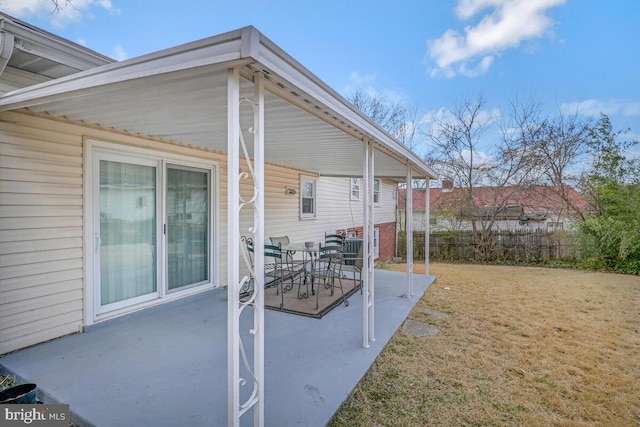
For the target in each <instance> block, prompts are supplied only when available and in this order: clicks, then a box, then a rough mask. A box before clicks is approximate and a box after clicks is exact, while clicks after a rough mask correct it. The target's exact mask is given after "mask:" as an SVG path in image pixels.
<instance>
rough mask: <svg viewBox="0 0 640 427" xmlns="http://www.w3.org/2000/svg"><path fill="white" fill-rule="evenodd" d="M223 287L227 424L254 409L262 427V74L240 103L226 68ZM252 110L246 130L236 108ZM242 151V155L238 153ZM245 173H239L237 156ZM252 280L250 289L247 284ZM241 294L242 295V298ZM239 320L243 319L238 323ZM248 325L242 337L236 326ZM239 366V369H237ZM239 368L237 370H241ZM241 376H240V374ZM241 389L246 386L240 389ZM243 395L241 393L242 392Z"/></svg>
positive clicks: (235, 75)
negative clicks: (243, 189) (249, 249)
mask: <svg viewBox="0 0 640 427" xmlns="http://www.w3.org/2000/svg"><path fill="white" fill-rule="evenodd" d="M227 96H228V99H227V106H228V112H227V114H228V123H227V126H228V141H227V151H228V152H227V161H228V163H227V164H228V171H227V181H228V182H227V188H228V196H227V222H228V227H227V244H228V246H227V263H228V273H227V279H228V280H227V283H228V296H227V298H228V306H227V318H228V399H229V400H228V424H229V425H230V426H239V425H240V418H241V417H242V416H243V415H244V414H245V413H246V412H248V411H249V410H250V409H253V424H254V426H264V276H263V275H262V274H255V272H256V271H257V272H262V271H264V84H263V80H262V75H261V74H259V73H256V74H254V99H253V100H249V99H242V100H241V99H240V73H239V70H238V69H232V70H229V75H228V88H227ZM241 106H242V107H243V108H245V107H248V108H251V109H252V111H253V117H254V120H253V126H250V127H248V129H246V130H245V131H243V129H242V128H241V126H240V108H241ZM245 133H247V134H248V135H252V138H253V145H254V152H253V163H252V160H251V158H250V156H249V153H248V152H247V146H246V143H245V139H244V134H245ZM241 150H242V151H241ZM241 156H242V157H243V158H244V160H245V165H246V168H247V169H248V171H241V170H240V167H241V165H240V158H241ZM243 179H252V180H253V194H252V197H251V198H250V199H248V200H245V199H243V198H242V197H241V196H240V181H241V180H243ZM245 207H248V208H252V210H253V225H252V226H251V227H250V228H249V229H247V230H244V232H242V231H241V230H240V211H241V210H242V209H243V208H245ZM243 234H245V235H246V234H248V235H250V238H251V239H252V240H253V244H254V267H253V268H251V265H250V264H249V263H248V262H247V257H246V256H243V257H242V259H243V260H244V261H245V263H246V264H247V265H246V267H247V269H248V270H249V272H250V273H249V274H248V275H245V276H243V277H242V278H240V259H241V254H245V252H244V251H245V248H243V247H242V245H244V242H242V241H241V239H240V236H241V235H243ZM251 280H253V285H252V286H247V285H248V282H250V281H251ZM241 292H245V294H243V295H242V299H241V298H240V297H241ZM243 319H244V321H243ZM247 321H248V322H249V323H250V325H249V327H248V328H246V331H245V334H243V330H242V329H241V323H245V322H247ZM247 334H248V336H249V338H250V339H252V340H253V343H252V344H253V346H252V347H253V354H252V357H249V355H247V353H246V351H245V345H244V342H243V335H247ZM241 363H242V365H241ZM241 368H242V371H241ZM243 375H244V376H243ZM243 387H248V389H247V390H244V389H243ZM243 390H244V391H245V392H244V393H242V391H243Z"/></svg>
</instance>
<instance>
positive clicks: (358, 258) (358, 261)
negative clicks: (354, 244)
mask: <svg viewBox="0 0 640 427" xmlns="http://www.w3.org/2000/svg"><path fill="white" fill-rule="evenodd" d="M363 246H364V244H362V245H360V248H358V255H357V256H356V259H355V260H354V261H355V262H354V266H355V267H356V268H357V269H358V270H360V271H362V264H363V260H362V248H363Z"/></svg>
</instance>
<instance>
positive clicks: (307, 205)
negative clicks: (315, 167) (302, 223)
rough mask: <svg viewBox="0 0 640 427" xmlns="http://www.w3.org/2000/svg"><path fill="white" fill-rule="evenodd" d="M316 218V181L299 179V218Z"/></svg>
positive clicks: (305, 178) (309, 178) (306, 177)
mask: <svg viewBox="0 0 640 427" xmlns="http://www.w3.org/2000/svg"><path fill="white" fill-rule="evenodd" d="M315 217H316V180H315V178H312V177H309V176H301V177H300V218H315Z"/></svg>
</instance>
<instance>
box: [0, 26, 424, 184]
mask: <svg viewBox="0 0 640 427" xmlns="http://www.w3.org/2000/svg"><path fill="white" fill-rule="evenodd" d="M246 32H247V29H243V30H239V31H238V32H237V39H239V42H240V45H239V46H238V44H237V42H238V40H236V39H234V38H233V37H232V36H233V34H231V33H229V34H227V35H223V36H226V38H224V37H223V38H222V39H218V38H217V37H221V36H217V37H213V38H211V39H206V40H204V41H200V42H194V43H192V44H188V45H185V46H183V47H177V48H173V49H169V50H167V51H165V52H160V53H156V54H152V55H148V56H147V57H141V58H138V59H135V58H134V59H133V60H129V61H124V62H122V63H116V64H109V65H106V66H103V67H98V68H95V69H93V70H89V71H87V72H84V73H78V74H76V75H73V76H69V77H68V78H62V79H58V81H59V82H58V83H56V81H51V82H47V83H44V84H40V85H36V86H34V87H32V88H27V89H25V90H21V91H16V92H14V93H9V94H7V95H6V96H5V97H3V98H0V109H13V108H27V109H29V110H30V111H33V112H36V113H45V114H48V115H51V116H56V117H64V118H66V119H70V120H73V121H80V122H84V123H88V124H93V125H99V126H102V127H105V128H113V129H117V130H120V131H126V132H130V133H133V134H140V135H147V136H151V137H156V138H162V139H165V140H169V141H175V142H179V143H183V144H189V145H193V146H198V147H204V148H207V149H211V150H215V151H220V152H226V151H227V108H228V107H227V105H228V104H227V96H228V95H227V82H228V69H229V68H231V67H239V68H240V69H241V75H243V76H244V78H242V79H241V88H240V94H241V98H248V99H252V98H253V91H254V88H253V83H252V82H251V81H250V80H251V79H252V78H253V76H254V75H255V73H256V72H257V73H261V75H262V76H264V77H265V81H266V90H265V102H264V105H265V159H266V161H267V162H269V163H273V164H278V165H283V166H288V167H292V168H296V169H300V170H306V171H312V172H316V173H318V174H320V175H332V176H353V175H359V174H360V173H361V171H362V159H363V142H362V140H363V139H364V138H370V139H371V140H373V141H374V145H375V147H376V148H377V150H376V154H375V175H376V176H377V177H393V178H399V179H402V178H404V177H406V173H407V165H408V164H410V165H411V167H412V169H414V173H416V174H417V176H425V175H428V174H429V173H431V172H432V171H431V170H430V169H429V168H428V167H427V166H426V165H424V163H422V162H421V160H420V159H419V158H418V157H417V156H416V155H415V154H413V153H411V152H410V151H409V150H408V149H407V148H406V147H404V146H403V145H401V144H400V143H399V142H397V141H396V140H394V139H393V138H392V137H391V136H390V135H388V134H387V133H386V132H385V131H384V130H382V129H381V128H380V127H379V126H377V125H376V124H375V123H373V122H372V121H371V120H369V119H368V118H366V117H364V116H363V115H362V114H361V113H359V112H357V110H355V109H354V108H353V107H352V106H351V105H350V104H349V103H348V102H347V101H346V100H344V99H343V98H342V97H340V96H339V95H338V94H337V93H335V92H334V91H333V90H331V89H330V88H328V87H327V86H326V85H324V83H322V82H320V81H319V79H317V77H315V76H313V75H312V74H311V73H310V72H308V71H307V70H306V69H304V68H303V67H302V66H301V65H300V64H298V63H297V62H295V61H294V60H293V59H292V58H290V57H288V56H287V55H286V54H285V53H284V52H282V51H281V50H279V48H277V47H276V46H275V45H273V44H272V43H271V42H269V41H268V39H266V38H264V36H262V35H260V34H259V33H257V31H256V30H255V29H253V28H251V27H249V33H250V35H249V37H248V39H249V42H252V41H253V40H255V39H258V40H259V41H260V42H259V43H258V44H257V45H258V47H259V48H260V49H258V48H257V47H256V46H253V47H248V48H247V47H246V43H248V42H247V41H246V40H245V41H243V39H242V37H243V36H244V37H245V38H247V36H246V34H245V33H246ZM234 41H235V42H236V43H235V44H234V43H233V42H234ZM243 46H244V47H243ZM243 49H244V51H247V50H248V51H249V52H250V55H249V57H247V58H243V57H242V56H243ZM283 58H284V59H283ZM240 114H241V128H242V131H243V134H244V135H245V139H246V141H247V143H248V149H249V153H251V152H252V147H251V142H252V138H251V135H250V132H249V128H250V127H252V126H253V110H252V108H251V105H250V104H249V103H241V107H240Z"/></svg>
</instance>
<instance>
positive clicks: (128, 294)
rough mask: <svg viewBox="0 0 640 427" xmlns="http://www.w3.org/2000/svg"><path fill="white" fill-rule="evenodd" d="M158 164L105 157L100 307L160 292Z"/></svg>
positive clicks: (101, 167)
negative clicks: (151, 164) (118, 160)
mask: <svg viewBox="0 0 640 427" xmlns="http://www.w3.org/2000/svg"><path fill="white" fill-rule="evenodd" d="M156 210H157V208H156V168H155V167H153V166H145V165H136V164H129V163H120V162H116V161H107V160H100V305H101V306H105V305H108V304H113V303H117V302H119V301H124V300H129V299H131V298H136V297H140V296H143V295H147V294H151V293H155V292H157V242H156V236H157V219H156Z"/></svg>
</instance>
